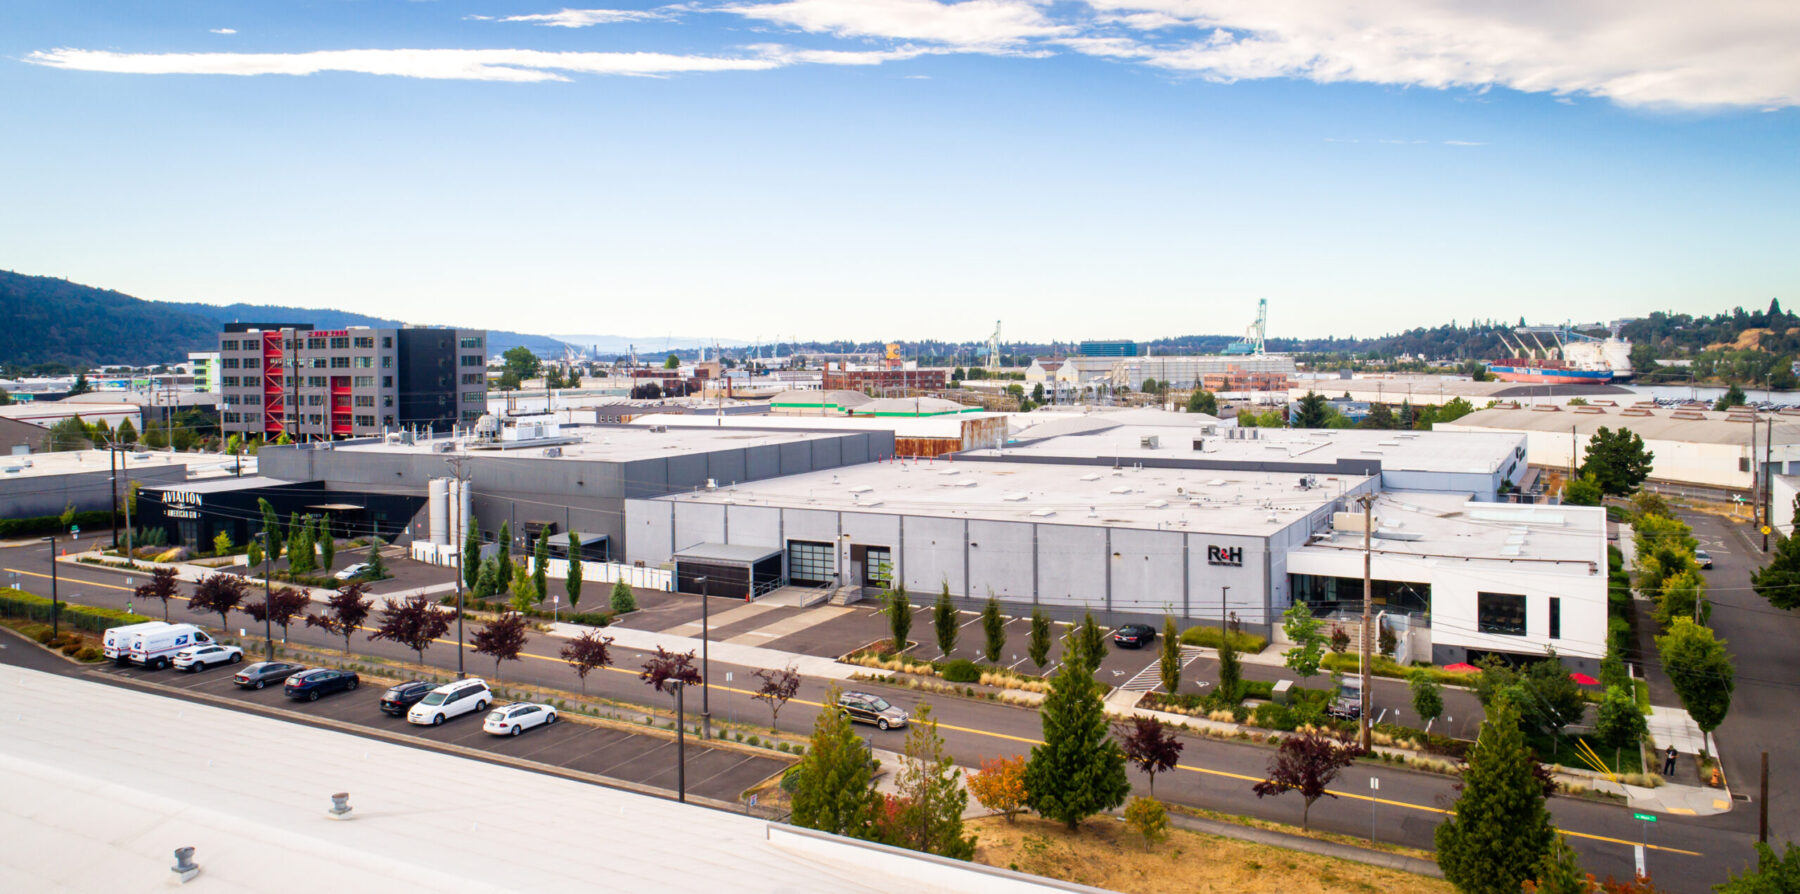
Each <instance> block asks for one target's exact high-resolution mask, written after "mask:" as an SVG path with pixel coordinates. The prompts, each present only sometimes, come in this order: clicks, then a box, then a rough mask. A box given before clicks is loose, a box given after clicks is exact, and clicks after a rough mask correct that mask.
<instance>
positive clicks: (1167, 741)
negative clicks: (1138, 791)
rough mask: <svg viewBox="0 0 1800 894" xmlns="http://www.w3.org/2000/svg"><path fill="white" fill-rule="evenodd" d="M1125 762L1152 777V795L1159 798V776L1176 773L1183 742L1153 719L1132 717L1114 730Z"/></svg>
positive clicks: (1121, 722)
mask: <svg viewBox="0 0 1800 894" xmlns="http://www.w3.org/2000/svg"><path fill="white" fill-rule="evenodd" d="M1113 735H1114V736H1116V737H1117V738H1118V740H1119V746H1120V748H1121V750H1123V751H1124V752H1125V759H1126V760H1128V761H1130V762H1131V764H1132V766H1135V767H1137V768H1138V772H1140V773H1143V774H1144V775H1145V776H1148V777H1150V795H1151V796H1152V797H1155V795H1156V774H1158V773H1167V772H1168V771H1170V770H1173V769H1175V762H1176V761H1179V760H1181V749H1182V742H1181V740H1180V739H1178V738H1176V737H1175V733H1174V732H1173V731H1171V730H1170V729H1169V728H1168V727H1166V726H1164V725H1163V722H1162V721H1160V720H1157V719H1156V718H1154V717H1141V716H1139V717H1131V718H1129V719H1127V720H1123V721H1120V723H1119V725H1118V726H1116V727H1114V728H1113Z"/></svg>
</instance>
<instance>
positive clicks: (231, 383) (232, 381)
mask: <svg viewBox="0 0 1800 894" xmlns="http://www.w3.org/2000/svg"><path fill="white" fill-rule="evenodd" d="M237 383H238V377H237V376H220V377H219V387H221V388H236V387H237Z"/></svg>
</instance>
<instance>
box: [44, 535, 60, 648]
mask: <svg viewBox="0 0 1800 894" xmlns="http://www.w3.org/2000/svg"><path fill="white" fill-rule="evenodd" d="M45 539H47V540H49V541H50V635H51V636H60V635H61V634H62V626H61V624H60V620H61V618H62V605H61V604H59V603H58V602H57V595H56V534H54V533H52V534H51V535H50V536H49V537H47V538H45Z"/></svg>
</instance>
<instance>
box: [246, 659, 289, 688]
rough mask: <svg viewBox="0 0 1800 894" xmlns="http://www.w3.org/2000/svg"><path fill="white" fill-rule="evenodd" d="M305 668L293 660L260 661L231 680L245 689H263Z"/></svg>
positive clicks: (248, 666)
mask: <svg viewBox="0 0 1800 894" xmlns="http://www.w3.org/2000/svg"><path fill="white" fill-rule="evenodd" d="M303 670H306V665H304V664H295V663H293V662H291V661H258V662H257V663H255V664H251V665H246V666H245V667H244V669H243V670H241V671H238V672H237V674H236V675H235V676H233V677H232V678H231V682H233V683H236V684H238V685H239V686H241V687H243V688H245V689H261V688H263V687H264V686H267V685H269V684H270V683H280V682H281V681H283V680H286V679H287V678H289V677H291V676H293V675H295V674H297V673H299V672H301V671H303Z"/></svg>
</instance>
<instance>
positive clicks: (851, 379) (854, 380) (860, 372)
mask: <svg viewBox="0 0 1800 894" xmlns="http://www.w3.org/2000/svg"><path fill="white" fill-rule="evenodd" d="M948 380H949V377H948V375H947V374H946V372H945V370H942V369H827V370H825V374H824V388H825V390H827V391H863V392H869V393H874V394H880V393H882V392H884V391H942V390H944V388H945V387H946V386H947V385H948Z"/></svg>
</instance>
